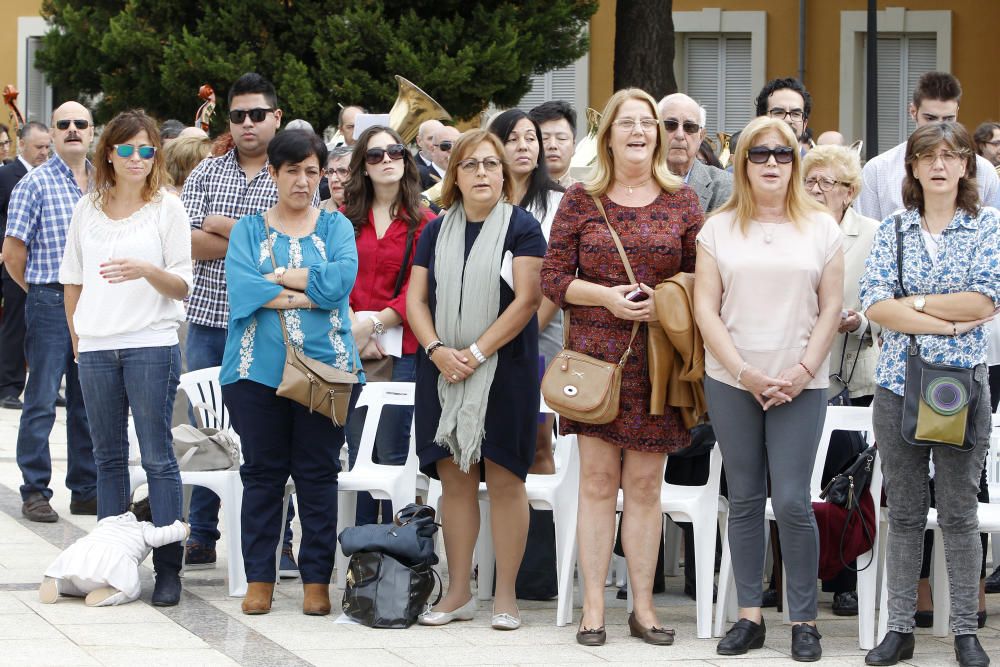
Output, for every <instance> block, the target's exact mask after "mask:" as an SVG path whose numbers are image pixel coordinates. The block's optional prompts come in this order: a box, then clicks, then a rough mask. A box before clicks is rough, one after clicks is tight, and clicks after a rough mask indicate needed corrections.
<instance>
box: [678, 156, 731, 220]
mask: <svg viewBox="0 0 1000 667" xmlns="http://www.w3.org/2000/svg"><path fill="white" fill-rule="evenodd" d="M688 187H690V188H691V189H692V190H694V192H695V194H696V195H698V202H699V203H700V204H701V210H702V211H704V212H705V213H711V212H712V211H714V210H715V209H717V208H719V207H720V206H722V205H723V204H725V203H726V201H727V200H728V199H729V195H731V194H732V193H733V175H732V174H730V173H729V172H728V171H724V170H722V169H719V168H717V167H713V166H711V165H707V164H704V163H703V162H702V161H701V160H698V159H696V160H695V161H694V165H693V166H692V167H691V175H690V176H689V177H688Z"/></svg>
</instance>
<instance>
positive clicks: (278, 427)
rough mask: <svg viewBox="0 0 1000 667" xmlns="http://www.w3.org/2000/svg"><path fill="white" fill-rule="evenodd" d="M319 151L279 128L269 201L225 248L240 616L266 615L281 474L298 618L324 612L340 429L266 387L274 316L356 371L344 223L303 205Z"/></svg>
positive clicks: (302, 342) (277, 336)
mask: <svg viewBox="0 0 1000 667" xmlns="http://www.w3.org/2000/svg"><path fill="white" fill-rule="evenodd" d="M326 152H327V151H326V146H325V145H323V142H322V141H321V140H320V139H319V137H317V136H316V135H315V134H313V133H312V132H308V131H305V130H286V131H284V132H282V133H281V134H279V135H278V136H277V137H275V138H274V139H273V140H272V141H271V143H270V144H269V145H268V149H267V157H268V163H269V164H268V171H269V172H270V174H271V177H272V178H273V179H274V181H275V183H276V185H277V190H278V201H277V203H276V204H275V205H274V206H272V207H271V208H270V209H268V210H266V211H263V212H262V213H258V214H255V215H249V216H246V217H244V218H242V219H241V220H240V221H239V222H237V223H236V225H235V226H234V227H233V230H232V234H231V235H230V237H229V250H228V252H227V253H226V284H227V289H228V294H229V334H228V337H227V339H226V350H225V354H224V355H223V358H222V371H221V378H220V379H221V382H222V396H223V399H224V400H225V403H226V407H227V408H228V409H229V413H230V415H231V418H232V422H233V426H234V427H235V429H236V431H237V432H238V433H239V434H240V438H241V440H242V445H243V458H244V463H243V465H242V466H241V467H240V476H241V478H242V480H243V512H242V522H243V531H242V532H243V535H242V537H243V561H244V567H245V569H246V575H247V582H248V588H247V595H246V598H245V599H244V601H243V612H244V613H246V614H264V613H267V612H268V611H270V609H271V596H272V593H273V590H274V575H275V552H276V550H277V547H278V540H279V539H280V536H281V532H282V517H281V507H282V502H281V501H282V497H283V494H284V489H285V483H286V481H287V480H288V477H289V476H291V477H292V479H293V480H294V481H295V488H296V493H297V496H298V500H299V519H300V521H301V522H302V543H301V545H300V548H299V571H300V572H301V575H302V583H303V586H304V600H303V612H304V613H306V614H310V615H323V614H328V613H329V612H330V595H329V585H330V575H331V574H332V571H333V558H334V549H335V548H336V540H337V474H338V473H339V472H340V463H339V459H338V454H339V452H340V447H341V445H342V444H343V442H344V432H343V429H342V428H337V427H334V425H333V423H332V422H331V421H330V417H329V415H323V414H321V413H319V412H315V413H310V412H309V410H308V409H307V408H305V407H303V406H302V405H300V404H298V403H296V402H294V401H292V400H290V399H287V398H283V397H279V396H277V394H276V392H275V390H276V388H277V387H278V385H279V384H280V383H281V375H282V371H283V369H284V363H285V342H284V338H283V337H282V334H281V320H280V319H279V317H278V311H279V310H281V311H283V314H284V317H285V323H286V328H287V331H288V338H289V341H290V342H291V344H292V345H294V346H296V347H298V348H300V349H302V350H303V351H304V352H305V354H306V355H308V356H309V357H312V358H313V359H317V360H319V361H322V362H324V363H327V364H330V365H331V366H336V367H338V368H341V369H343V370H345V371H353V370H355V369H358V368H360V367H361V363H360V360H359V359H358V354H357V350H356V349H355V346H354V339H353V337H352V336H351V321H350V318H349V317H348V296H349V295H350V293H351V288H352V287H353V286H354V279H355V277H356V276H357V271H358V257H357V251H356V248H355V243H354V228H353V226H352V225H351V222H350V221H349V220H348V219H347V218H345V217H344V216H343V215H341V214H340V213H336V212H334V213H331V212H329V211H320V210H318V209H316V208H314V207H313V206H312V201H313V194H314V193H315V191H316V187H317V186H318V185H319V180H320V178H321V174H322V170H321V168H320V165H322V164H324V163H325V162H326ZM265 219H266V222H265ZM268 226H269V228H270V233H269V234H268V232H267V231H266V229H267V227H268ZM268 236H270V243H272V244H273V246H274V248H273V249H274V258H275V261H276V262H277V264H278V266H277V267H275V266H274V265H273V264H272V262H271V254H270V252H269V248H268V241H267V238H268ZM356 394H357V391H356V392H355V397H352V407H353V400H354V398H356Z"/></svg>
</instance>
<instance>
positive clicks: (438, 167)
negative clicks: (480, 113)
mask: <svg viewBox="0 0 1000 667" xmlns="http://www.w3.org/2000/svg"><path fill="white" fill-rule="evenodd" d="M460 136H462V133H461V132H459V131H458V128H456V127H452V126H451V125H442V126H441V129H440V130H436V131H435V132H434V145H433V150H432V152H431V161H432V163H431V166H430V167H421V166H420V165H418V167H417V169H418V171H419V172H420V187H422V188H423V189H424V190H426V189H427V188H429V187H431V186H433V185H434V184H435V183H437V182H438V181H440V180H441V179H443V178H444V172H445V170H446V169H448V160H449V159H451V147H452V146H454V145H455V142H456V141H458V138H459V137H460Z"/></svg>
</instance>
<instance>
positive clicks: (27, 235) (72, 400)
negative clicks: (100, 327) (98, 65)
mask: <svg viewBox="0 0 1000 667" xmlns="http://www.w3.org/2000/svg"><path fill="white" fill-rule="evenodd" d="M52 126H53V137H52V138H53V144H54V147H55V155H54V156H53V157H52V158H51V159H49V160H48V161H47V162H45V163H43V164H42V165H40V166H38V167H36V168H35V169H32V170H31V172H29V173H28V174H27V175H26V176H25V177H24V178H23V179H21V181H20V183H18V184H17V186H16V187H15V188H14V192H13V193H12V194H11V199H10V205H9V208H8V210H7V229H6V232H5V234H6V237H5V238H4V243H3V258H4V266H5V268H6V270H7V273H8V274H9V275H10V277H11V278H13V279H14V281H15V282H16V283H17V284H18V285H20V286H21V288H23V289H24V290H25V291H26V292H27V297H26V299H25V308H24V315H25V327H26V335H25V348H24V351H25V356H26V358H27V361H28V366H29V367H30V368H31V373H29V374H28V380H27V384H26V386H25V391H24V408H23V410H22V412H21V424H20V426H19V428H18V431H17V465H18V467H19V468H20V469H21V475H22V477H23V478H24V484H23V485H22V486H21V499H22V501H23V504H22V505H21V513H22V514H23V515H24V516H25V517H26V518H27V519H28V520H29V521H38V522H42V523H53V522H55V521H57V520H58V519H59V515H58V514H56V512H55V510H53V509H52V506H51V505H50V504H49V500H50V499H51V498H52V490H51V489H50V488H49V482H50V481H51V479H52V460H51V457H50V455H49V436H50V435H51V433H52V426H53V424H54V423H55V418H56V399H57V396H58V393H59V384H60V382H61V381H62V378H63V375H65V376H66V402H67V406H66V439H67V471H66V486H67V487H69V490H70V503H69V511H70V513H71V514H97V465H96V464H95V462H94V445H93V442H92V441H91V439H90V425H89V423H88V421H87V411H86V408H85V407H84V404H83V395H82V393H81V390H80V379H79V375H78V372H77V367H76V363H75V362H74V358H73V344H72V342H71V340H70V333H69V326H68V325H67V323H66V311H65V308H64V305H63V286H62V284H61V283H60V282H59V267H60V265H61V264H62V257H63V250H64V248H65V245H66V232H67V230H68V228H69V223H70V220H71V219H72V217H73V210H74V208H76V204H77V202H78V201H79V200H80V198H81V197H82V196H83V195H84V193H86V192H89V191H90V182H91V175H92V172H93V166H92V165H91V164H90V162H89V161H88V160H87V151H88V150H90V144H91V142H92V141H93V139H94V121H93V118H92V116H91V115H90V111H89V110H87V108H86V107H84V106H83V105H81V104H78V103H77V102H66V103H65V104H63V105H61V106H60V107H59V108H58V109H56V110H55V111H54V112H53V113H52Z"/></svg>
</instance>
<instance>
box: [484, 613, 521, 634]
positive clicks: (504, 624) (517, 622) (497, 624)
mask: <svg viewBox="0 0 1000 667" xmlns="http://www.w3.org/2000/svg"><path fill="white" fill-rule="evenodd" d="M490 625H491V626H492V627H493V629H494V630H517V629H518V628H519V627H521V619H520V618H518V617H517V616H511V615H510V614H493V620H492V621H491V622H490Z"/></svg>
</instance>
